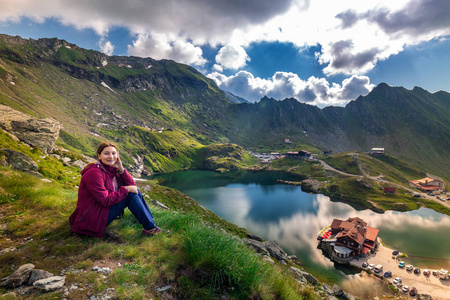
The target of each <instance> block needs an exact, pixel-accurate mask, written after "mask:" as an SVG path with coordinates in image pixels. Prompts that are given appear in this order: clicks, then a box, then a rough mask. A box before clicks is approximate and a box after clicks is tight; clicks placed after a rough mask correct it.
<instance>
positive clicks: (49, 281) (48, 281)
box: [33, 276, 66, 292]
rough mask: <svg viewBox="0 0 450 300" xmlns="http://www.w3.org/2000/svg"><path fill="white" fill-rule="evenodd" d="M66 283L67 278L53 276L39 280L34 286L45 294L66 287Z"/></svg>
mask: <svg viewBox="0 0 450 300" xmlns="http://www.w3.org/2000/svg"><path fill="white" fill-rule="evenodd" d="M65 282H66V277H65V276H52V277H49V278H45V279H40V280H37V281H35V282H34V283H33V286H34V287H35V288H37V289H39V290H41V291H43V292H53V291H56V290H58V289H60V288H62V287H63V286H64V284H65Z"/></svg>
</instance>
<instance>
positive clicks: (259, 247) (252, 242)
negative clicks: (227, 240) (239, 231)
mask: <svg viewBox="0 0 450 300" xmlns="http://www.w3.org/2000/svg"><path fill="white" fill-rule="evenodd" d="M243 241H244V243H246V244H247V245H248V246H250V247H251V248H253V250H255V251H256V252H257V253H262V254H263V255H267V256H270V253H269V251H267V249H266V248H265V247H264V245H263V243H262V242H258V241H256V240H252V239H243Z"/></svg>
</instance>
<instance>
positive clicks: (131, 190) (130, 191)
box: [124, 185, 138, 194]
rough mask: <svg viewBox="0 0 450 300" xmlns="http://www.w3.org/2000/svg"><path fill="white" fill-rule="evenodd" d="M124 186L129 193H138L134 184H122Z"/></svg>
mask: <svg viewBox="0 0 450 300" xmlns="http://www.w3.org/2000/svg"><path fill="white" fill-rule="evenodd" d="M124 188H126V189H127V190H128V192H129V193H133V194H137V193H138V188H137V186H135V185H127V186H124Z"/></svg>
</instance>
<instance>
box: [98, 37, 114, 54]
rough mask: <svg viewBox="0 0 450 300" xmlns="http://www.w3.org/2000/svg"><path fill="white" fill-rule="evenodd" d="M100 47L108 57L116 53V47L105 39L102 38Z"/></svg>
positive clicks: (99, 43)
mask: <svg viewBox="0 0 450 300" xmlns="http://www.w3.org/2000/svg"><path fill="white" fill-rule="evenodd" d="M98 45H99V46H100V50H101V51H102V52H103V53H105V54H106V55H113V52H114V48H115V47H114V45H113V44H112V43H111V42H110V41H107V40H106V39H105V38H101V39H100V41H99V42H98Z"/></svg>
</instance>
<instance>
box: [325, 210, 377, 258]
mask: <svg viewBox="0 0 450 300" xmlns="http://www.w3.org/2000/svg"><path fill="white" fill-rule="evenodd" d="M378 232H379V229H377V228H373V227H370V226H367V223H366V222H364V220H363V219H361V218H358V217H355V218H348V219H347V220H346V221H344V220H339V219H334V220H333V222H332V223H331V226H329V229H328V230H327V231H326V233H324V234H322V235H320V236H318V239H319V240H320V247H321V248H322V249H323V250H325V251H327V252H328V253H329V254H330V256H331V259H332V260H334V261H336V262H340V263H345V262H348V261H350V260H352V259H353V258H354V257H359V256H367V255H369V254H370V253H372V252H374V251H375V250H376V249H378Z"/></svg>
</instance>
